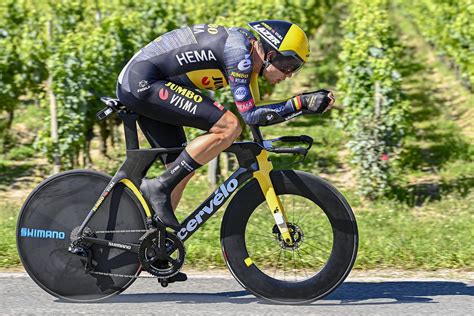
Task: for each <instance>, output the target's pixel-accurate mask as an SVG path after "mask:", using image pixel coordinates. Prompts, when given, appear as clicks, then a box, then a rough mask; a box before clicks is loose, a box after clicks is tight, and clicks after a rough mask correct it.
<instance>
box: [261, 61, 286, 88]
mask: <svg viewBox="0 0 474 316" xmlns="http://www.w3.org/2000/svg"><path fill="white" fill-rule="evenodd" d="M291 76H293V73H289V74H285V73H283V72H282V71H281V70H279V69H278V68H276V67H275V66H273V65H272V64H270V65H269V66H268V67H267V68H266V69H265V70H264V71H263V77H264V78H265V79H266V80H267V81H268V82H269V83H270V84H277V83H279V82H280V81H283V80H285V79H286V78H291Z"/></svg>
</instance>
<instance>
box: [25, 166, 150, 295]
mask: <svg viewBox="0 0 474 316" xmlns="http://www.w3.org/2000/svg"><path fill="white" fill-rule="evenodd" d="M110 180H111V177H110V176H108V175H105V174H102V173H99V172H95V171H90V170H73V171H67V172H63V173H60V174H57V175H55V176H52V177H51V178H48V179H46V180H45V181H43V182H42V183H41V184H40V185H39V186H38V187H37V188H36V189H35V190H34V191H33V192H32V193H31V194H30V195H29V196H28V198H27V200H26V202H25V203H24V205H23V207H22V209H21V211H20V214H19V217H18V224H17V233H16V237H17V247H18V253H19V255H20V259H21V262H22V263H23V266H24V267H25V270H26V271H27V273H28V274H29V275H30V277H31V278H32V279H33V280H34V281H35V282H36V283H37V284H38V285H39V286H40V287H41V288H43V289H44V290H45V291H47V292H48V293H50V294H52V295H54V296H56V297H59V298H62V299H66V300H70V301H78V302H91V301H97V300H101V299H104V298H107V297H109V296H112V295H114V294H118V293H120V292H121V291H123V290H125V289H126V288H127V287H128V286H130V285H131V284H132V283H133V281H135V278H131V277H117V276H104V275H96V274H90V273H89V274H86V272H85V265H86V263H87V258H84V257H81V256H78V255H74V254H71V253H69V252H68V247H69V245H70V243H71V240H70V238H71V233H72V232H73V230H74V228H76V227H77V226H79V225H81V223H82V222H83V220H84V219H85V218H86V216H87V214H88V213H89V211H90V209H91V208H92V207H93V206H94V203H95V202H96V201H97V199H98V198H99V197H100V195H101V193H102V191H103V190H104V189H105V187H106V186H107V185H108V183H109V181H110ZM87 226H88V229H90V231H91V232H90V234H94V232H95V231H112V230H132V229H133V230H144V229H145V215H144V213H143V212H142V211H141V209H140V208H139V206H138V204H137V203H136V201H135V199H134V198H133V197H132V193H131V192H130V191H129V190H128V189H126V188H124V186H123V185H121V184H119V185H117V186H116V187H115V188H114V189H113V190H112V192H111V193H110V195H109V196H108V197H107V199H106V200H105V201H104V202H103V204H102V205H101V206H100V207H99V209H98V210H97V211H96V214H95V215H94V217H93V218H92V220H91V221H90V222H89V223H88V225H87ZM142 234H143V233H107V234H97V237H98V238H104V239H107V240H111V241H113V242H117V243H138V240H139V238H140V236H141V235H142ZM88 251H90V252H92V265H93V266H94V267H95V270H96V271H99V272H106V273H114V274H121V275H132V276H138V275H139V273H140V271H141V268H140V264H139V262H138V257H137V255H136V254H134V253H131V252H127V251H125V250H122V249H117V248H110V247H106V246H99V245H92V246H90V248H89V249H88Z"/></svg>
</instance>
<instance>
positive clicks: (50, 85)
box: [46, 20, 61, 174]
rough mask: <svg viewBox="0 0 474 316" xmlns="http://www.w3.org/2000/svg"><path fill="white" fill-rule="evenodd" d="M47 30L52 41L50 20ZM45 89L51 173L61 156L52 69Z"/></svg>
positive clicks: (56, 166) (55, 170)
mask: <svg viewBox="0 0 474 316" xmlns="http://www.w3.org/2000/svg"><path fill="white" fill-rule="evenodd" d="M46 24H47V25H46V28H47V30H48V42H49V43H51V42H52V38H53V25H52V24H53V23H52V21H51V20H48V21H47V22H46ZM47 91H48V95H49V112H50V115H51V140H52V142H53V148H54V149H53V174H56V173H58V172H59V171H60V169H61V156H60V155H59V153H58V141H59V138H58V108H57V103H56V96H55V95H54V91H53V75H52V71H48V84H47Z"/></svg>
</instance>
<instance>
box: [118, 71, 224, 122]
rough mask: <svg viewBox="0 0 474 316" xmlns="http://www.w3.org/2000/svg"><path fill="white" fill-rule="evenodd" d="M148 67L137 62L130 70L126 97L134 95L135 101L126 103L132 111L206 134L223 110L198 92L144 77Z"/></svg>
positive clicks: (166, 81) (168, 82) (149, 76)
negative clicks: (197, 129) (199, 130)
mask: <svg viewBox="0 0 474 316" xmlns="http://www.w3.org/2000/svg"><path fill="white" fill-rule="evenodd" d="M142 68H143V69H142ZM149 68H150V65H148V64H147V63H138V64H137V65H134V66H133V68H132V69H131V71H130V74H129V77H128V79H129V84H130V90H131V93H128V95H130V94H133V96H134V97H135V99H136V102H131V103H132V104H127V103H125V104H126V105H127V106H128V107H130V109H131V110H133V111H135V112H137V113H138V114H140V115H143V116H146V117H148V118H151V119H154V120H157V121H160V122H164V123H167V124H171V125H176V126H190V127H196V128H199V129H202V130H205V131H209V130H210V129H211V128H212V126H213V125H214V124H215V123H216V122H217V121H218V120H219V119H220V118H221V117H222V115H224V113H225V111H226V110H225V109H224V108H223V107H222V106H221V105H219V104H218V103H217V102H214V100H212V99H210V98H209V97H207V96H205V95H204V94H202V93H201V92H199V91H197V90H194V89H192V88H188V87H184V86H180V85H178V84H175V83H173V82H171V81H168V80H162V79H158V78H156V77H151V75H150V74H149V73H147V74H144V73H145V72H146V71H148V69H149ZM143 78H145V79H143Z"/></svg>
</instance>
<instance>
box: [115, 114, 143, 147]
mask: <svg viewBox="0 0 474 316" xmlns="http://www.w3.org/2000/svg"><path fill="white" fill-rule="evenodd" d="M119 116H120V118H121V119H122V121H123V128H124V132H125V146H126V147H127V150H131V149H139V143H138V132H137V119H138V114H136V113H122V114H119Z"/></svg>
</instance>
